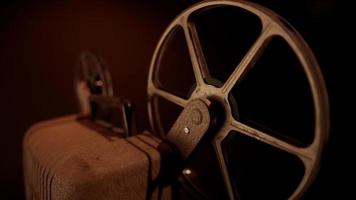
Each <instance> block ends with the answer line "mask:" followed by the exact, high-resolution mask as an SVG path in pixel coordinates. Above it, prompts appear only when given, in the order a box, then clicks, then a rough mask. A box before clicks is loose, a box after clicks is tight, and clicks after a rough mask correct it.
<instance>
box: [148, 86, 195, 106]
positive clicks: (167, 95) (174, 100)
mask: <svg viewBox="0 0 356 200" xmlns="http://www.w3.org/2000/svg"><path fill="white" fill-rule="evenodd" d="M152 94H156V95H158V96H160V97H162V98H164V99H166V100H167V101H170V102H172V103H174V104H176V105H179V106H181V107H185V106H186V105H187V103H188V101H187V100H185V99H183V98H181V97H178V96H176V95H174V94H171V93H169V92H166V91H164V90H161V89H158V88H156V87H153V88H152Z"/></svg>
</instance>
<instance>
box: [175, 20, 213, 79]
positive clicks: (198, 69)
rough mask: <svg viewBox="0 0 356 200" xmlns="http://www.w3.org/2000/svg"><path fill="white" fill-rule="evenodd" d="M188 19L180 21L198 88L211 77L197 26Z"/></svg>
mask: <svg viewBox="0 0 356 200" xmlns="http://www.w3.org/2000/svg"><path fill="white" fill-rule="evenodd" d="M187 18H188V17H187V16H185V17H183V18H182V19H181V21H180V25H181V27H182V28H183V30H184V35H185V38H186V41H187V46H188V51H189V55H190V59H191V62H192V66H193V71H194V75H195V79H196V82H197V86H201V85H203V84H204V79H205V78H208V77H210V75H209V69H208V67H207V64H206V61H205V58H204V54H203V50H202V47H201V44H200V41H199V37H198V34H197V31H196V29H195V26H194V24H191V23H189V22H188V19H187Z"/></svg>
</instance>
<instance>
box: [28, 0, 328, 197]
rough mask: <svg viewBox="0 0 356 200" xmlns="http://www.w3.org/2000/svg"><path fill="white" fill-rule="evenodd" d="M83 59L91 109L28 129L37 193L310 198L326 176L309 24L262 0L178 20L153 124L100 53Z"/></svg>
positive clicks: (158, 67)
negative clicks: (116, 83)
mask: <svg viewBox="0 0 356 200" xmlns="http://www.w3.org/2000/svg"><path fill="white" fill-rule="evenodd" d="M211 24H215V25H216V26H215V28H214V29H209V26H210V25H211ZM216 27H217V28H216ZM222 30H223V31H222ZM228 36H232V37H230V38H229V37H228ZM226 38H229V39H231V40H228V39H226ZM222 44H227V46H228V48H226V49H224V48H220V47H223V45H222ZM177 58H178V59H177ZM78 63H79V64H78V67H77V71H76V77H75V90H76V93H77V96H78V99H79V102H80V103H79V104H80V113H79V114H77V115H72V116H66V117H61V118H58V119H52V120H48V121H45V122H41V123H38V124H36V125H34V126H33V127H31V128H30V129H29V130H28V132H27V133H26V136H25V138H24V144H23V145H24V150H23V154H24V174H25V187H26V197H27V199H300V198H302V197H303V195H304V194H305V192H306V191H307V190H308V188H309V187H310V186H311V184H312V182H313V180H314V179H315V178H316V175H317V172H318V168H319V165H320V159H321V155H322V150H323V147H324V145H325V143H326V141H327V138H328V124H329V113H328V101H327V92H326V89H325V84H324V81H323V77H322V75H321V72H320V70H319V66H318V63H317V61H316V59H315V57H314V56H313V53H312V52H311V50H310V49H309V47H308V45H307V44H306V43H305V41H304V40H303V38H302V37H301V36H300V35H299V34H298V32H297V31H296V30H295V29H294V28H293V27H292V26H291V25H289V24H288V23H287V22H286V21H285V20H284V19H282V18H281V17H280V16H278V15H277V14H275V13H274V12H272V11H270V10H268V9H266V8H264V7H262V6H260V5H257V4H254V3H250V2H244V1H229V0H227V1H218V0H213V1H203V2H201V3H198V4H196V5H194V6H192V7H190V8H188V9H187V10H185V11H183V12H182V13H181V14H180V15H178V16H177V17H176V18H175V19H174V20H173V21H172V22H171V24H170V25H169V26H168V28H167V29H166V30H165V32H164V33H163V35H162V36H161V38H160V40H159V42H158V45H157V47H156V50H155V51H154V54H153V58H152V61H151V66H150V70H149V74H148V83H147V95H148V96H147V104H148V115H149V116H148V118H149V120H150V125H151V128H148V127H146V128H147V129H149V130H150V131H144V132H143V133H141V132H139V131H138V130H139V128H138V127H136V124H135V115H139V114H140V113H136V114H135V113H134V106H133V104H132V103H131V102H130V101H128V100H123V99H120V98H117V97H115V96H113V88H112V83H111V77H110V74H109V72H108V70H107V69H106V68H105V66H104V65H103V64H102V63H103V62H102V61H101V60H100V59H99V58H98V57H96V56H95V55H94V54H93V53H91V52H84V53H82V54H81V55H80V57H79V62H78ZM164 73H167V74H168V75H167V76H166V75H164ZM170 81H171V82H170ZM172 81H173V82H172ZM182 88H183V89H182ZM277 88H279V89H277ZM288 101H292V102H293V103H292V104H289V102H288Z"/></svg>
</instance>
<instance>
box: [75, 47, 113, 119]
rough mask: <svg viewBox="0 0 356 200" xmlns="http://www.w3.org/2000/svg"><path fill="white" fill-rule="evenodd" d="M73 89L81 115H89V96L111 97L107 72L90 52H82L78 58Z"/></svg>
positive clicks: (109, 79)
mask: <svg viewBox="0 0 356 200" xmlns="http://www.w3.org/2000/svg"><path fill="white" fill-rule="evenodd" d="M74 87H75V92H76V94H77V97H78V101H79V106H80V112H81V114H83V115H89V114H90V113H91V108H90V96H91V95H103V96H113V87H112V83H111V76H110V73H109V71H108V70H107V68H106V67H105V65H104V64H103V61H102V60H101V59H99V58H98V57H97V56H96V55H95V54H94V53H92V52H90V51H84V52H83V53H81V55H80V56H79V59H78V63H77V67H76V71H75V79H74Z"/></svg>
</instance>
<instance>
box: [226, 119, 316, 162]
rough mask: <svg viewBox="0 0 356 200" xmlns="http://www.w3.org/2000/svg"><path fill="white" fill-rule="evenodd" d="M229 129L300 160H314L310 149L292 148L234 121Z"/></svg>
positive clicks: (292, 146)
mask: <svg viewBox="0 0 356 200" xmlns="http://www.w3.org/2000/svg"><path fill="white" fill-rule="evenodd" d="M231 128H232V130H235V131H238V132H240V133H242V134H245V135H247V136H249V137H252V138H255V139H257V140H259V141H261V142H264V143H267V144H269V145H272V146H274V147H276V148H278V149H281V150H283V151H287V152H289V153H291V154H294V155H296V156H298V157H299V158H301V159H302V160H304V159H305V158H307V159H308V160H313V159H314V155H313V153H314V152H312V150H311V148H301V147H297V146H294V145H292V144H290V143H287V142H285V141H283V140H280V139H278V138H275V137H272V136H270V135H269V134H267V133H264V132H263V131H260V130H257V129H255V128H252V127H251V126H247V125H245V124H243V123H241V122H238V121H236V120H233V121H232V123H231Z"/></svg>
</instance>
